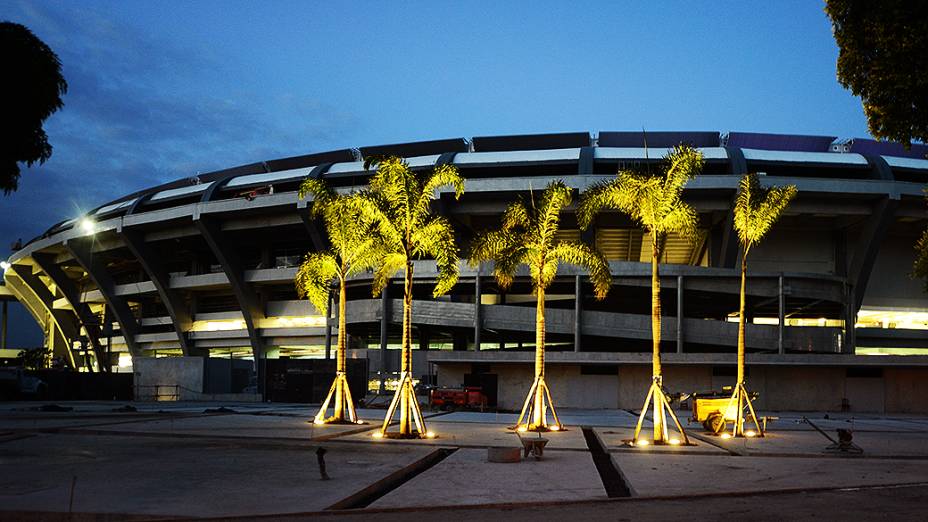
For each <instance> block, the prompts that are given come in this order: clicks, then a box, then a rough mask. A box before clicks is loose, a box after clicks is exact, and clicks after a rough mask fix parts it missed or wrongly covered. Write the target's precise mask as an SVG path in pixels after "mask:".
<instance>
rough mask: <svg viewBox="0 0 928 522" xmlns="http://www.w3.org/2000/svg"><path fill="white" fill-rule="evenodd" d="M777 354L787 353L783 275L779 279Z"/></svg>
mask: <svg viewBox="0 0 928 522" xmlns="http://www.w3.org/2000/svg"><path fill="white" fill-rule="evenodd" d="M777 325H778V327H777V353H779V354H781V355H782V354H784V353H786V347H785V346H784V345H783V333H784V331H785V329H786V295H785V294H784V293H783V274H780V277H779V278H778V279H777Z"/></svg>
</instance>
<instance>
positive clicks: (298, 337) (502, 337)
mask: <svg viewBox="0 0 928 522" xmlns="http://www.w3.org/2000/svg"><path fill="white" fill-rule="evenodd" d="M645 137H646V140H647V142H646V143H645V139H644V138H645ZM680 142H687V143H690V144H692V145H694V146H696V147H699V148H700V149H701V151H702V153H703V155H704V157H705V160H706V165H705V169H704V171H703V173H702V174H701V175H700V176H698V177H697V178H696V179H694V180H692V181H691V182H690V183H689V184H688V185H687V188H686V192H685V199H686V200H687V201H688V202H690V203H691V204H692V205H693V206H694V207H695V208H696V209H697V210H698V211H699V214H700V221H701V224H700V231H701V234H700V237H699V238H698V240H697V241H695V242H688V241H684V240H682V239H681V238H677V237H671V238H669V240H668V246H667V248H666V252H665V253H664V259H663V260H664V262H665V263H666V264H665V265H664V266H663V267H662V285H661V286H662V297H663V303H664V305H663V308H664V315H665V321H664V331H663V338H664V339H665V340H666V341H665V346H664V351H665V352H666V356H665V361H666V364H667V366H668V367H667V368H666V370H665V383H666V385H667V387H668V388H669V389H671V390H672V391H673V390H676V391H696V390H701V389H710V388H716V389H717V388H719V387H721V386H722V385H726V384H731V383H732V381H733V380H734V363H735V357H734V351H735V344H736V332H737V323H736V322H734V321H736V317H735V313H736V311H737V309H738V281H739V272H738V270H737V269H736V267H737V266H739V265H738V255H739V253H738V243H737V237H736V235H735V234H734V231H733V229H732V215H731V207H732V200H733V196H734V195H735V192H736V189H737V184H738V180H739V177H740V175H741V174H743V173H746V172H759V173H762V174H764V177H763V178H762V179H763V180H764V183H765V184H787V183H791V184H795V185H796V186H797V187H798V188H799V196H798V198H797V199H796V200H795V201H794V203H793V204H792V205H791V206H790V208H789V209H788V211H787V214H786V215H785V216H784V218H783V219H782V220H781V221H780V222H779V223H778V224H777V225H776V226H775V227H774V229H773V230H772V232H771V234H770V235H769V236H768V238H767V239H766V240H765V241H764V242H763V243H762V244H761V245H759V246H758V247H756V249H755V250H754V251H753V252H752V256H751V259H750V265H749V278H748V286H747V294H748V295H747V302H748V310H749V314H750V315H749V320H750V324H749V325H748V326H747V347H748V351H749V356H748V364H749V375H748V380H749V383H750V386H751V387H752V388H753V389H755V390H757V391H759V392H760V394H761V396H760V399H759V401H758V403H757V405H758V406H759V407H761V408H764V409H837V408H842V407H843V408H846V409H848V408H849V409H850V410H851V411H903V412H904V411H926V410H928V401H926V400H925V399H926V398H928V301H926V295H925V293H924V292H923V288H922V284H921V282H918V281H913V280H912V279H911V278H910V276H909V273H910V272H911V267H912V262H913V260H914V252H913V245H914V244H915V241H916V239H917V237H918V235H919V234H920V232H921V231H922V230H923V229H924V228H925V226H926V222H928V214H926V205H925V201H924V194H923V192H922V190H923V187H924V185H925V183H926V182H928V159H925V158H926V152H928V150H926V149H928V147H925V146H922V145H914V146H913V147H912V148H911V149H910V150H905V149H903V148H902V147H901V146H897V145H893V144H885V143H877V142H873V141H870V140H858V139H854V140H838V139H836V138H835V137H831V136H793V135H772V134H752V133H741V132H730V133H727V134H724V135H722V134H720V133H718V132H649V133H647V134H646V135H643V134H642V133H640V132H599V133H598V134H590V133H585V132H582V133H564V134H544V135H526V136H496V137H476V138H472V139H469V140H468V139H464V138H459V139H447V140H437V141H427V142H417V143H409V144H400V145H387V146H375V147H361V148H359V149H344V150H338V151H331V152H325V153H319V154H311V155H307V156H300V157H293V158H286V159H278V160H270V161H265V162H260V163H254V164H250V165H244V166H239V167H235V168H231V169H228V170H223V171H218V172H213V173H209V174H204V175H198V176H195V177H191V178H189V179H182V180H178V181H175V182H172V183H169V184H166V185H162V186H158V187H153V188H149V189H146V190H142V191H140V192H137V193H135V194H131V195H128V196H125V197H123V198H121V199H118V200H116V201H113V202H110V203H107V204H105V205H103V206H101V207H99V208H97V209H95V210H93V211H91V212H88V213H87V214H86V215H85V216H80V217H76V218H75V219H72V220H69V221H65V222H63V223H59V224H56V225H54V226H52V227H51V228H50V229H49V230H48V231H47V232H46V233H45V234H43V235H42V236H41V237H38V238H35V239H33V240H32V241H30V242H29V243H28V244H27V245H25V246H24V247H23V248H22V249H21V250H19V251H16V252H14V253H13V255H12V256H11V257H10V259H9V262H10V264H11V268H10V269H8V270H7V271H6V272H5V277H4V278H5V281H6V285H7V287H8V289H9V290H10V291H12V293H13V294H14V295H15V296H16V298H17V299H19V301H21V302H22V303H23V304H24V305H25V306H26V307H27V308H28V309H29V310H30V312H31V313H32V315H33V316H34V317H35V319H36V321H37V322H38V323H39V324H40V325H42V327H43V328H44V330H45V332H46V343H47V346H49V347H51V348H52V349H53V350H54V354H55V356H56V357H58V358H60V360H62V361H64V362H65V364H67V365H70V366H73V367H76V368H88V369H93V370H97V371H99V370H101V369H102V370H104V371H111V370H115V371H121V370H122V371H132V370H129V368H132V367H134V369H135V371H136V374H137V379H140V380H142V381H145V378H144V377H143V376H142V375H141V373H142V372H140V371H139V369H140V368H142V367H145V368H155V367H156V366H159V365H158V364H157V362H158V361H159V360H161V358H164V357H171V358H173V359H171V360H170V367H171V368H173V370H171V372H168V373H164V372H162V373H158V372H156V371H155V370H152V372H154V373H153V374H152V375H156V376H155V377H151V379H154V381H151V379H149V381H146V382H155V381H158V382H157V383H161V384H163V383H164V382H163V381H164V380H165V379H175V381H178V382H175V384H181V385H184V386H188V387H192V388H193V389H194V390H195V391H197V392H204V391H205V390H204V389H203V388H202V378H201V379H200V381H197V379H196V374H197V372H199V373H200V374H201V375H202V372H203V370H202V368H203V367H204V366H203V363H202V361H203V360H208V359H204V358H209V359H215V358H225V359H230V358H232V359H252V360H255V361H256V362H257V363H256V364H255V367H256V375H257V378H256V379H255V384H256V386H257V388H258V389H259V390H262V389H263V388H264V386H265V383H264V382H263V381H264V379H263V370H262V368H263V361H264V360H265V359H273V358H284V357H286V358H290V359H298V358H320V357H326V356H328V354H329V349H330V346H331V339H332V329H333V325H334V324H336V322H335V321H334V319H331V318H330V319H327V318H325V317H323V316H321V315H320V314H319V313H318V312H317V311H316V310H315V309H313V307H312V306H311V305H310V304H309V303H308V302H307V301H301V300H298V299H297V295H296V292H295V290H294V287H293V277H294V275H295V273H296V267H297V266H298V265H299V263H300V261H301V258H302V256H303V255H304V254H305V253H306V252H307V251H310V250H314V249H322V248H324V247H325V246H326V234H325V231H324V229H323V228H322V225H321V223H320V222H318V221H317V220H314V219H313V218H312V217H311V216H310V214H309V212H308V205H311V202H307V201H301V200H300V199H299V198H298V197H297V194H296V189H297V186H298V185H299V183H300V181H301V180H302V179H303V178H305V177H306V176H313V177H320V178H322V179H324V180H326V181H327V182H329V183H331V184H333V185H336V186H339V187H343V188H344V189H350V188H351V187H359V186H363V185H364V184H365V182H366V179H367V178H368V177H369V175H370V172H367V171H365V170H364V169H363V163H362V162H361V158H362V157H364V156H368V155H372V154H395V155H399V156H402V157H405V158H407V160H408V162H409V164H410V165H411V166H412V167H413V168H414V169H430V168H432V167H433V166H435V165H440V164H448V163H451V164H454V165H456V166H457V167H458V168H459V169H460V171H461V172H462V174H463V175H464V176H465V177H466V179H467V185H466V192H465V194H464V196H463V197H462V198H461V199H460V200H459V201H455V200H454V199H453V198H451V197H450V196H451V194H450V193H447V194H444V193H443V194H441V195H440V197H439V198H438V199H437V201H436V202H435V206H436V209H437V211H438V212H440V213H442V214H443V215H445V216H447V217H448V218H449V219H450V220H451V221H452V223H453V224H454V226H455V229H456V232H457V234H458V239H459V244H460V245H462V246H464V247H466V245H467V243H468V241H469V240H470V238H472V237H473V235H474V233H475V232H476V231H480V230H483V229H487V228H491V227H495V226H497V225H498V222H499V217H500V215H501V213H502V211H503V209H504V208H505V206H506V205H507V203H508V202H509V201H511V200H512V199H513V198H514V197H516V196H517V195H518V194H526V193H528V192H529V191H531V190H539V189H541V188H543V187H544V186H545V185H546V184H547V183H548V182H549V181H551V180H553V179H562V180H564V181H565V182H566V183H567V184H568V185H570V186H572V187H574V188H576V189H577V190H580V191H582V190H583V189H585V188H586V187H588V186H589V185H591V184H592V183H595V182H597V181H599V180H602V179H607V178H610V177H612V176H614V175H615V173H616V172H617V171H618V169H620V168H623V167H641V166H644V165H647V164H648V163H653V162H656V161H659V160H660V157H661V156H662V155H663V154H664V153H665V152H666V150H667V148H668V147H672V146H673V145H675V144H678V143H680ZM562 229H563V230H562V232H561V233H562V235H563V237H565V238H573V239H579V240H582V241H585V242H588V243H590V244H595V245H596V246H597V247H599V248H600V249H601V250H602V251H603V252H604V253H605V255H606V256H607V258H608V259H609V261H610V264H611V269H612V272H613V274H614V286H613V289H612V291H611V292H610V294H609V296H608V297H607V298H606V300H604V301H601V302H600V301H596V300H595V299H593V297H592V295H591V294H592V292H591V291H590V288H589V287H588V282H587V281H586V278H585V276H584V274H583V273H581V272H578V271H576V270H574V269H573V268H571V267H562V268H561V270H560V271H559V273H558V278H557V280H556V282H555V283H554V284H553V285H552V287H551V288H550V289H549V290H548V297H547V299H548V304H547V325H548V332H549V333H548V335H549V343H550V345H549V350H550V352H551V353H550V355H549V357H548V362H549V365H550V368H549V383H550V385H551V387H552V389H553V390H554V394H555V400H556V401H557V402H558V403H559V404H562V405H566V406H583V407H604V408H617V407H618V408H634V407H639V406H640V400H641V394H642V393H643V390H645V389H646V387H647V384H648V382H649V378H650V367H649V363H650V355H649V353H648V352H649V350H650V341H649V339H650V316H649V299H648V295H649V285H650V280H649V277H650V272H649V266H648V264H647V263H646V262H643V261H646V258H647V256H648V255H649V253H648V252H647V251H644V252H643V251H642V248H641V246H642V231H641V230H640V228H638V227H637V226H635V224H634V223H632V222H630V221H629V219H628V218H627V217H626V216H623V215H622V214H619V213H606V214H603V215H601V216H600V217H599V218H598V220H597V223H596V225H595V227H593V229H592V230H589V231H586V232H581V231H579V230H578V228H577V226H576V221H575V218H574V216H573V215H572V214H571V213H570V212H568V213H567V214H566V215H564V216H563V219H562ZM490 273H491V267H488V266H483V267H481V269H480V270H474V269H473V268H470V267H468V266H467V265H466V263H464V262H463V261H462V267H461V278H460V281H459V283H458V284H457V286H456V287H455V288H454V289H453V291H452V292H451V293H450V295H448V296H444V297H442V298H440V299H432V298H431V294H430V284H431V281H432V278H433V276H434V263H433V262H430V261H428V260H423V261H419V262H417V266H416V270H415V277H416V279H415V282H416V290H415V291H416V296H415V302H414V311H413V322H414V332H415V335H416V336H417V341H416V344H415V347H416V348H417V350H416V352H415V363H414V366H415V368H416V372H417V374H420V375H421V376H422V378H423V379H432V380H433V382H434V381H435V379H436V377H437V384H438V385H450V386H456V385H462V384H464V383H465V382H467V383H479V384H481V385H483V386H485V387H487V388H488V391H489V392H490V394H491V400H492V401H493V402H496V403H497V404H498V405H499V407H501V408H508V409H513V408H518V404H519V403H520V401H521V400H522V398H523V394H524V393H525V388H526V387H527V386H528V384H529V383H530V381H531V362H532V353H531V351H532V350H533V342H534V333H533V332H534V303H533V298H532V296H531V295H530V288H529V283H528V281H527V278H522V279H517V281H516V283H515V284H514V286H513V287H512V288H511V289H510V290H509V291H508V292H505V293H504V292H501V291H500V290H499V289H498V288H497V286H496V284H495V281H494V280H493V279H492V277H491V276H490V275H489V274H490ZM369 282H370V281H369V278H365V277H358V278H356V279H355V280H354V281H353V283H352V285H351V286H350V288H349V303H348V312H347V317H346V319H347V323H348V328H349V333H350V334H351V339H350V347H351V353H350V355H349V356H350V357H352V358H367V359H368V360H369V362H370V368H371V371H372V375H374V374H377V373H378V372H379V371H380V370H381V369H383V371H384V374H385V375H386V374H389V372H391V371H396V370H397V369H398V366H399V364H398V357H397V355H398V350H396V349H395V348H398V344H399V335H400V328H399V326H398V324H399V322H400V319H401V312H402V305H401V303H402V301H401V300H400V299H398V298H399V297H400V296H401V292H402V286H401V281H397V283H396V284H395V285H392V286H391V287H389V288H388V291H387V292H386V293H385V294H384V296H383V297H378V298H374V297H372V296H371V292H370V285H369ZM902 354H904V355H902ZM181 357H182V358H183V359H178V358H181ZM184 361H188V362H189V363H190V365H186V364H185V363H184ZM165 364H168V362H167V361H165ZM161 366H164V365H161ZM184 367H186V368H188V369H189V368H194V369H195V370H194V371H192V372H190V371H187V372H186V373H185V372H184V371H183V370H182V368H184ZM196 368H201V369H199V370H196ZM191 373H192V374H193V377H190V376H189V375H188V376H187V377H183V378H182V377H181V375H187V374H191ZM168 375H170V377H168ZM181 380H182V381H183V382H179V381H181ZM198 382H199V384H198ZM197 386H199V387H200V388H199V389H197ZM491 388H492V389H491ZM225 391H232V392H235V391H239V390H225Z"/></svg>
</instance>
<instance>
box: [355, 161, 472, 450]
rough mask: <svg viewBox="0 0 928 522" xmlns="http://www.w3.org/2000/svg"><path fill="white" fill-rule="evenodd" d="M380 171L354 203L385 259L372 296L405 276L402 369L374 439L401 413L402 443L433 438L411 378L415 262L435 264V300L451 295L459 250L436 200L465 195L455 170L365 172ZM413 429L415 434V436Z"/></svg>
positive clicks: (383, 164) (397, 164) (392, 165)
mask: <svg viewBox="0 0 928 522" xmlns="http://www.w3.org/2000/svg"><path fill="white" fill-rule="evenodd" d="M372 165H376V166H377V172H376V173H375V174H374V176H373V177H372V178H371V181H370V188H369V190H366V191H362V193H360V194H359V197H358V198H353V199H352V201H353V202H354V203H355V204H356V205H355V208H356V210H357V211H358V212H359V213H360V214H361V215H362V216H363V217H364V219H369V220H371V222H373V223H374V227H375V229H376V231H377V234H378V235H379V237H380V245H381V247H382V256H381V257H380V260H379V261H378V264H377V267H376V269H375V272H374V288H373V290H374V295H375V296H376V295H379V294H380V293H381V292H382V291H383V289H384V288H385V287H386V286H387V284H388V283H389V282H390V278H392V277H393V276H394V275H395V274H396V273H397V272H400V271H402V272H403V275H404V282H403V336H402V366H401V368H400V380H399V385H398V386H397V388H396V393H395V395H394V396H393V400H392V401H391V402H390V406H389V408H388V409H387V415H386V417H385V418H384V420H383V426H382V427H381V428H380V431H378V432H375V433H374V436H375V437H384V436H391V435H392V434H388V433H387V427H388V426H389V425H390V422H391V421H392V420H393V415H394V413H395V412H396V410H397V408H399V412H400V425H399V434H398V435H397V436H399V437H403V438H412V437H422V436H425V437H432V436H433V434H432V433H431V432H429V431H427V430H426V427H425V421H424V420H423V419H422V412H421V411H420V409H419V402H418V401H417V400H416V393H415V389H414V388H413V377H412V281H413V264H412V262H413V260H414V259H416V258H420V257H423V256H429V257H432V258H434V259H435V261H436V265H437V268H438V274H437V277H436V284H435V288H434V289H433V291H432V295H433V296H435V297H438V296H440V295H442V294H445V293H447V292H448V291H449V290H451V288H452V287H453V286H454V285H455V284H456V283H457V280H458V248H457V245H456V243H455V239H454V230H453V229H452V228H451V223H450V222H449V221H448V220H447V219H445V218H444V217H441V216H434V215H432V205H431V203H432V200H433V199H434V198H435V193H436V191H437V190H438V189H440V188H442V187H446V186H451V187H452V188H453V189H454V192H455V197H456V198H460V197H461V194H463V193H464V178H462V177H461V175H460V174H459V173H458V170H457V168H455V167H454V166H453V165H441V166H438V167H435V169H433V170H432V171H431V172H430V173H428V174H427V175H425V176H420V175H417V174H416V173H414V172H413V171H412V170H410V168H409V165H408V164H407V163H406V162H405V161H404V160H403V159H401V158H397V157H382V158H381V157H377V158H368V159H367V160H366V161H365V167H370V166H372ZM413 424H415V431H413Z"/></svg>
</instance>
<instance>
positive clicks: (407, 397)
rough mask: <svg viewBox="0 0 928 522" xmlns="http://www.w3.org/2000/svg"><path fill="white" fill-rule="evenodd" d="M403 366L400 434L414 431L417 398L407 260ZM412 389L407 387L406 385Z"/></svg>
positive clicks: (410, 270)
mask: <svg viewBox="0 0 928 522" xmlns="http://www.w3.org/2000/svg"><path fill="white" fill-rule="evenodd" d="M402 350H403V352H402V358H403V361H402V366H401V368H400V372H401V373H400V390H398V391H399V393H401V396H400V435H409V434H411V433H412V422H413V418H412V408H413V407H415V405H414V404H411V402H412V401H414V400H416V399H415V395H414V394H413V392H412V390H411V386H412V385H411V384H407V381H411V380H412V376H411V375H410V374H411V373H412V263H411V262H409V261H408V260H407V261H406V277H405V280H404V282H403V338H402ZM407 386H408V387H409V388H410V389H406V387H407Z"/></svg>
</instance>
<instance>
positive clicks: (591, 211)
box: [577, 179, 619, 230]
mask: <svg viewBox="0 0 928 522" xmlns="http://www.w3.org/2000/svg"><path fill="white" fill-rule="evenodd" d="M618 185H619V181H618V179H609V180H604V181H600V182H598V183H595V184H594V185H592V186H591V187H590V188H588V189H586V190H585V191H583V192H582V193H581V194H580V201H579V202H578V203H577V223H578V224H579V225H580V228H581V229H583V230H586V229H587V228H589V227H590V225H592V224H593V221H594V220H595V219H596V215H597V214H599V213H600V212H602V211H603V210H604V209H607V208H619V204H618V201H617V193H618V190H619V187H618Z"/></svg>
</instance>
